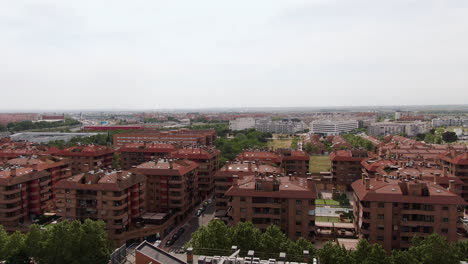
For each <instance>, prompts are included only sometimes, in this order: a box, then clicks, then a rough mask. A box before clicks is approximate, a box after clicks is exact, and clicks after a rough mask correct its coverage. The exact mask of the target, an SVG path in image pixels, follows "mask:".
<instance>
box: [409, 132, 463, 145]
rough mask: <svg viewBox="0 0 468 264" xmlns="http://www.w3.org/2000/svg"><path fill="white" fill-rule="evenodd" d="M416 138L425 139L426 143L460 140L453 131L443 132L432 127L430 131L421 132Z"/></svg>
mask: <svg viewBox="0 0 468 264" xmlns="http://www.w3.org/2000/svg"><path fill="white" fill-rule="evenodd" d="M416 140H419V141H424V142H426V143H435V144H442V143H443V142H445V143H453V142H456V141H457V140H458V136H457V134H456V133H455V132H453V131H445V132H441V131H438V130H436V129H431V130H430V131H429V132H428V133H419V134H417V135H416Z"/></svg>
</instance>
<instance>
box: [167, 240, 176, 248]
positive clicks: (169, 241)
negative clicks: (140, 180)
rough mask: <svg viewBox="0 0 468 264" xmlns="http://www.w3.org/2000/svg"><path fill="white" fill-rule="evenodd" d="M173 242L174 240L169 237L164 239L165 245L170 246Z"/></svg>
mask: <svg viewBox="0 0 468 264" xmlns="http://www.w3.org/2000/svg"><path fill="white" fill-rule="evenodd" d="M174 242H175V241H174V240H172V239H169V240H168V241H166V247H169V246H172V245H173V244H174Z"/></svg>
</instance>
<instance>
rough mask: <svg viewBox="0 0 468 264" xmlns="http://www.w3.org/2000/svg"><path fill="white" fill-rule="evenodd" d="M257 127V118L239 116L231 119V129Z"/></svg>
mask: <svg viewBox="0 0 468 264" xmlns="http://www.w3.org/2000/svg"><path fill="white" fill-rule="evenodd" d="M251 128H255V119H254V118H253V117H239V118H236V119H234V120H230V121H229V129H230V130H233V131H239V130H244V129H251Z"/></svg>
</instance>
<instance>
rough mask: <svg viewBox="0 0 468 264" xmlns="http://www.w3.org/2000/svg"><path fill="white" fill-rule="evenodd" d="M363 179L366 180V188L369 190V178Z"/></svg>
mask: <svg viewBox="0 0 468 264" xmlns="http://www.w3.org/2000/svg"><path fill="white" fill-rule="evenodd" d="M365 181H366V190H370V179H369V178H366V179H365Z"/></svg>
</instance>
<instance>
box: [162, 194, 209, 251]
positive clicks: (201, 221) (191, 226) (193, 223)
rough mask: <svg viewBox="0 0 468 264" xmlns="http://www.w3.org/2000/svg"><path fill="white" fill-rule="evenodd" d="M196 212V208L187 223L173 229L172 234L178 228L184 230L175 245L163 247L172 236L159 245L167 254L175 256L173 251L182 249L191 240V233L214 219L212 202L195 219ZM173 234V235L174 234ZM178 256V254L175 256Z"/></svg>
mask: <svg viewBox="0 0 468 264" xmlns="http://www.w3.org/2000/svg"><path fill="white" fill-rule="evenodd" d="M197 210H198V208H196V209H195V210H194V212H192V216H191V217H190V218H189V219H188V221H187V222H185V223H184V224H181V225H180V226H178V227H177V228H175V229H174V232H176V231H177V230H178V229H179V228H181V227H183V228H185V232H184V233H183V234H182V235H181V236H180V237H179V239H177V240H176V241H175V243H174V244H173V245H172V246H171V247H166V246H165V242H166V241H167V239H169V238H170V237H172V234H171V235H170V236H168V238H167V239H165V240H164V241H163V243H161V247H162V248H164V249H165V250H168V251H169V252H171V254H175V253H174V251H175V250H178V249H180V248H181V247H183V246H184V245H185V244H186V243H187V242H189V241H190V239H191V238H192V233H193V232H195V231H197V229H198V228H199V227H200V226H206V225H208V223H209V222H210V221H211V220H213V218H214V213H215V205H214V202H212V203H210V204H209V205H208V206H207V207H206V209H205V211H204V212H203V214H202V215H201V216H200V217H197V216H196V215H195V213H196V211H197ZM174 232H173V233H174ZM176 255H178V254H176Z"/></svg>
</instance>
